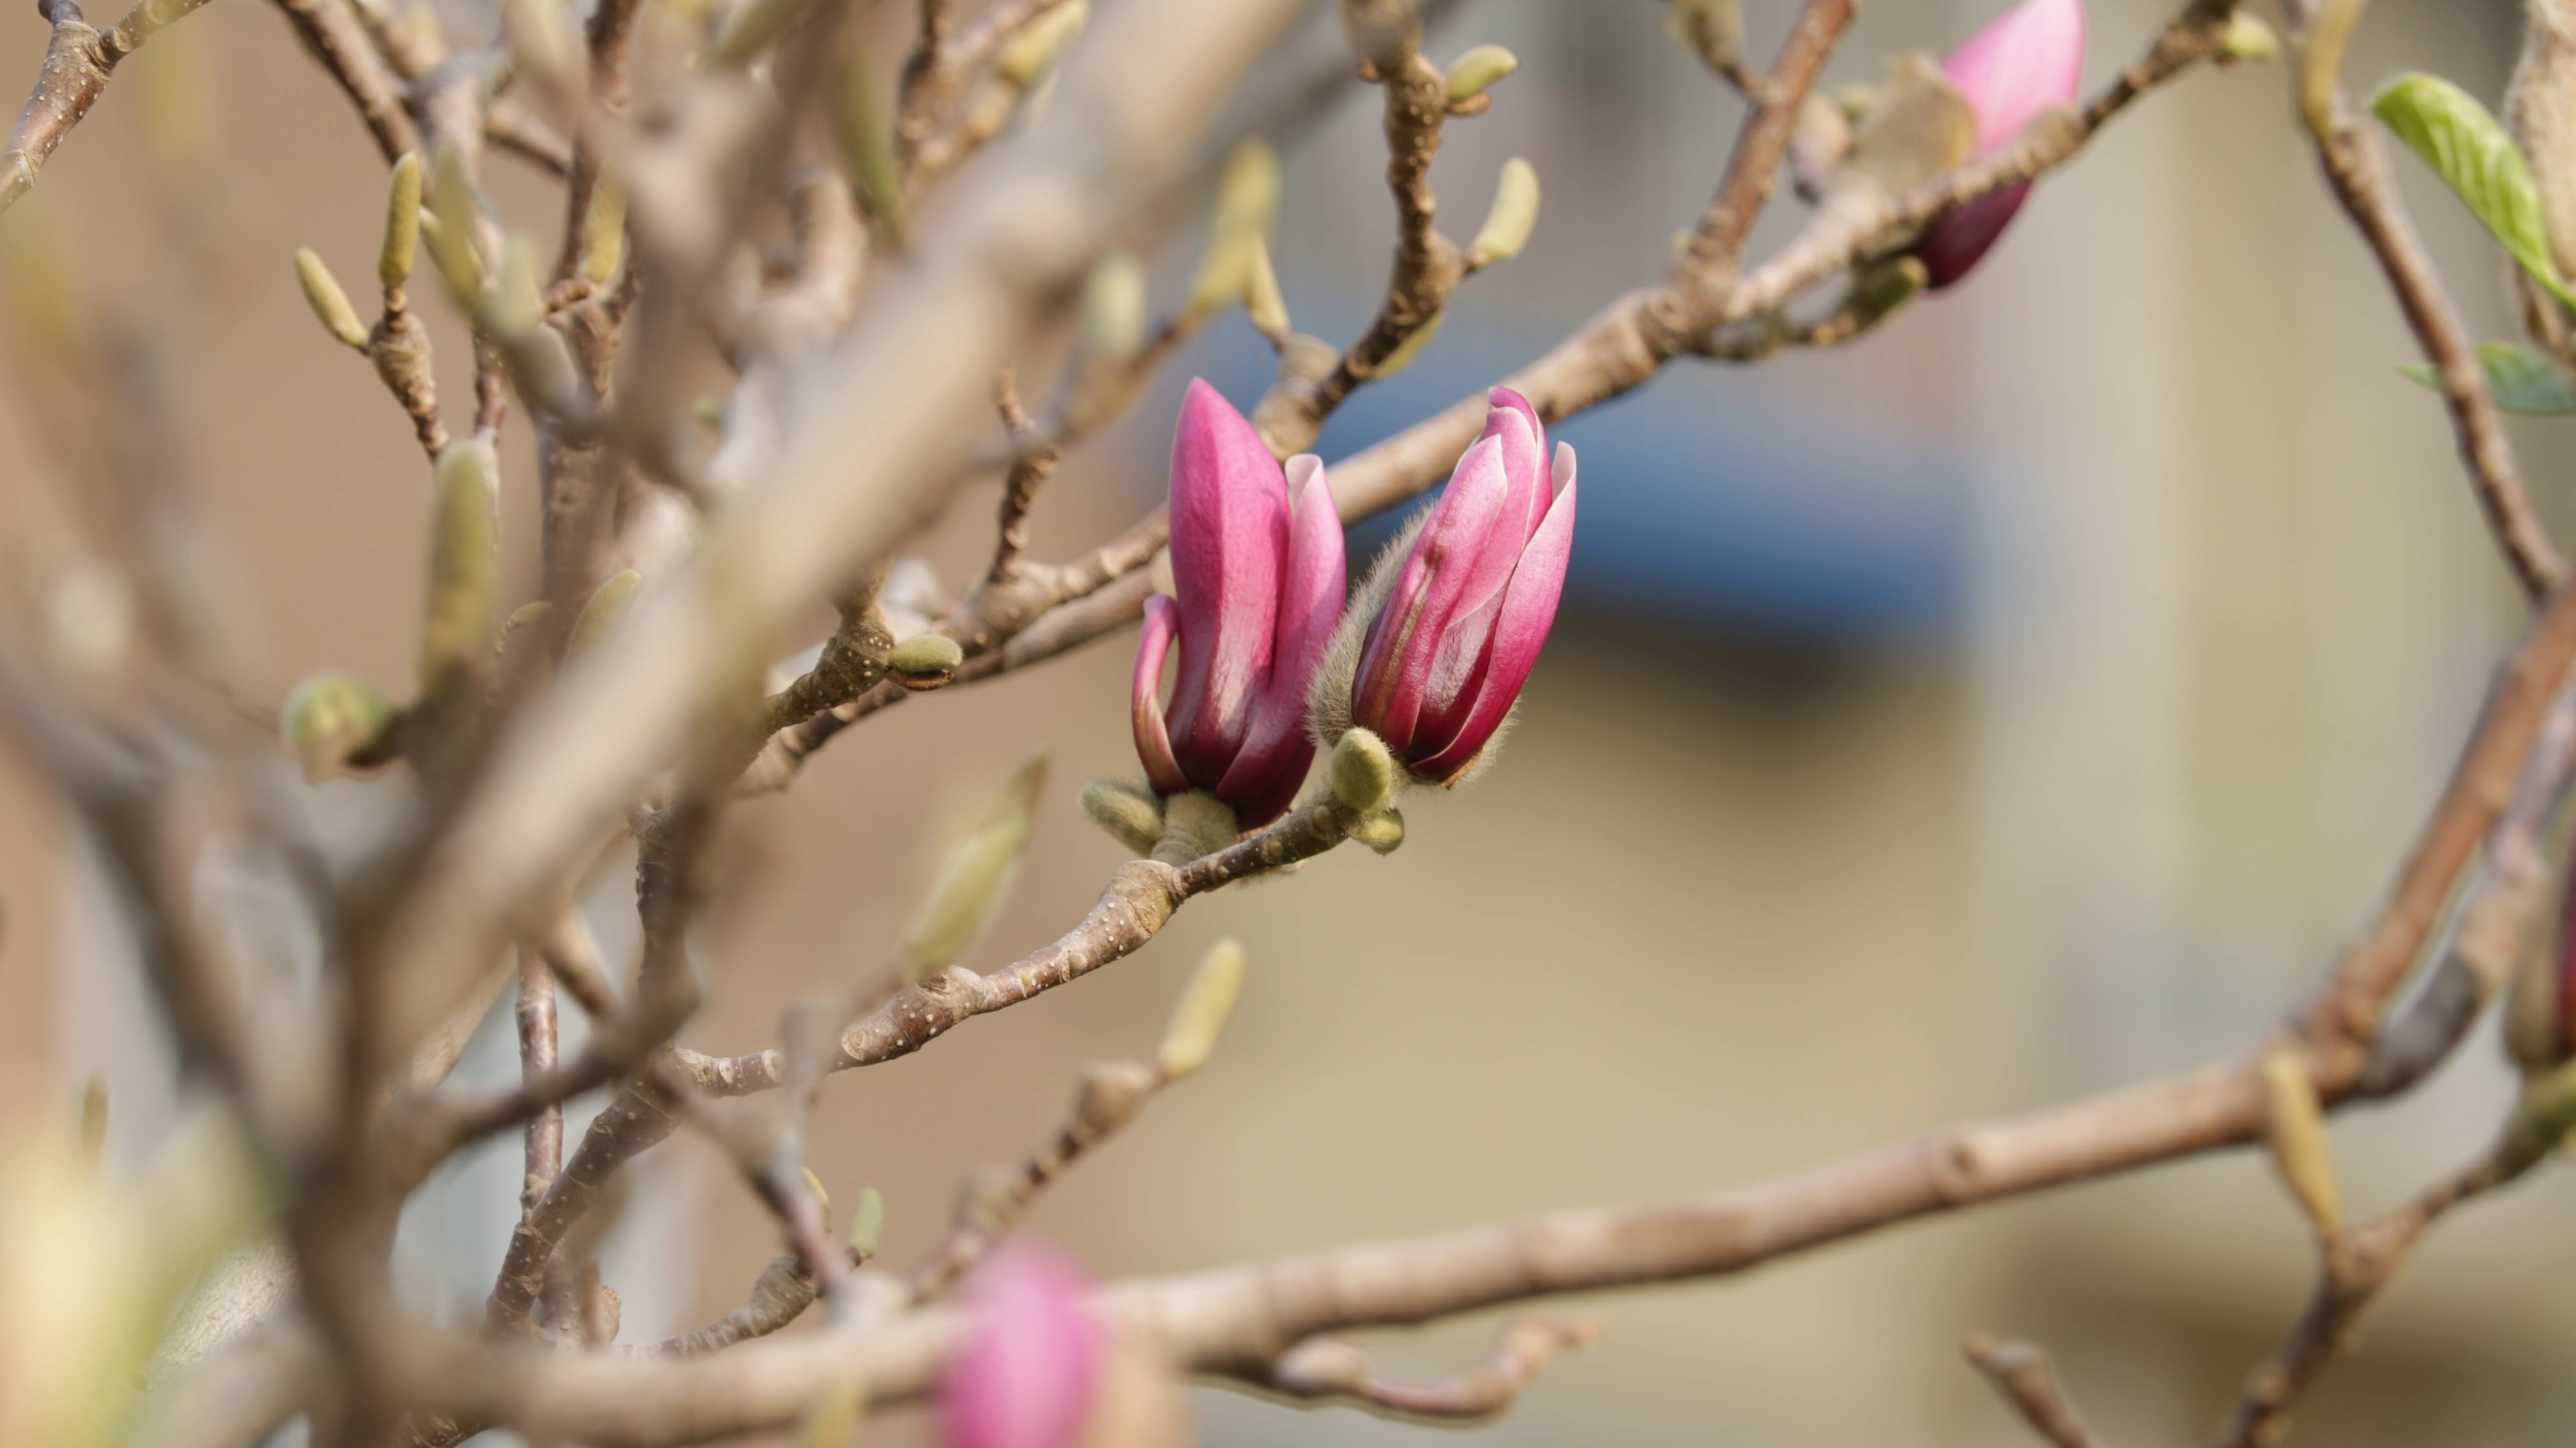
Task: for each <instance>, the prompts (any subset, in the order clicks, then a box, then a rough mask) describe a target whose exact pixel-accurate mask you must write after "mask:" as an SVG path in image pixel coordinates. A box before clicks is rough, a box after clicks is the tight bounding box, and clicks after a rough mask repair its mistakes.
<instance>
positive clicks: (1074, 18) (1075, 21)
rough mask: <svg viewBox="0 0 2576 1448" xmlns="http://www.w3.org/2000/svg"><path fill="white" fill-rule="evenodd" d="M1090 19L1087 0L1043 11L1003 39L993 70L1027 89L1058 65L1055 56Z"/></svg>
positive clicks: (1069, 0) (1060, 52) (1069, 2)
mask: <svg viewBox="0 0 2576 1448" xmlns="http://www.w3.org/2000/svg"><path fill="white" fill-rule="evenodd" d="M1090 18H1091V6H1090V4H1089V3H1088V0H1065V3H1063V4H1061V5H1057V6H1056V7H1054V8H1053V9H1050V10H1047V11H1044V12H1042V13H1041V14H1040V15H1039V16H1038V18H1036V19H1035V20H1032V21H1030V22H1029V23H1028V24H1026V25H1023V26H1021V27H1020V28H1019V29H1018V30H1017V31H1016V32H1014V33H1013V34H1012V36H1011V38H1010V39H1008V40H1006V41H1004V42H1002V51H1001V54H1000V55H999V56H997V57H995V59H994V69H996V70H998V71H1000V72H1001V73H1002V79H1004V80H1007V81H1009V82H1010V83H1011V84H1013V85H1015V86H1018V87H1020V88H1021V89H1022V90H1026V89H1027V88H1028V87H1029V86H1030V85H1031V84H1033V83H1034V82H1035V81H1036V80H1037V78H1038V77H1039V76H1042V75H1044V74H1046V73H1047V71H1048V70H1049V69H1051V68H1052V67H1053V66H1054V65H1055V62H1056V57H1058V56H1059V55H1062V54H1063V53H1064V48H1065V46H1067V45H1069V44H1071V43H1072V41H1073V38H1074V37H1075V36H1076V35H1079V34H1081V33H1082V26H1083V22H1084V21H1086V20H1088V19H1090Z"/></svg>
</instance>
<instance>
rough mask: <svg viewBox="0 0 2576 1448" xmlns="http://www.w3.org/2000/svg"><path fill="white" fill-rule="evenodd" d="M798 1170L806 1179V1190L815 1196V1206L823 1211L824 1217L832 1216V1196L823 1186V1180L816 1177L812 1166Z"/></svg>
mask: <svg viewBox="0 0 2576 1448" xmlns="http://www.w3.org/2000/svg"><path fill="white" fill-rule="evenodd" d="M797 1170H798V1171H799V1172H801V1173H803V1175H804V1177H805V1190H807V1191H809V1192H812V1193H813V1194H814V1202H815V1205H816V1206H818V1207H820V1208H821V1209H822V1211H823V1215H824V1216H827V1217H828V1216H830V1215H832V1194H831V1192H830V1191H829V1190H827V1189H825V1187H824V1186H823V1179H822V1178H821V1177H818V1176H816V1175H814V1169H813V1168H812V1167H810V1166H805V1167H798V1168H797Z"/></svg>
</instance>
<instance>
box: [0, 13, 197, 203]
mask: <svg viewBox="0 0 2576 1448" xmlns="http://www.w3.org/2000/svg"><path fill="white" fill-rule="evenodd" d="M204 3H205V0H140V3H138V4H137V5H135V7H134V8H133V9H131V10H128V11H126V12H125V18H124V19H122V20H119V21H117V22H116V24H115V26H114V27H112V28H111V29H109V30H108V31H106V32H105V33H104V34H102V33H100V32H99V31H98V30H97V29H95V28H93V27H92V26H91V25H90V24H89V22H88V21H87V20H86V19H84V18H83V17H82V15H81V8H80V4H79V0H42V3H40V4H39V5H38V6H37V7H36V8H37V13H38V14H40V15H42V16H44V18H45V21H46V23H47V24H49V25H51V26H53V36H52V38H51V39H50V40H48V41H47V42H46V45H45V59H44V63H43V65H41V66H40V67H38V69H37V71H36V84H35V88H34V89H33V90H32V91H31V92H30V93H29V94H28V96H27V104H26V105H25V107H23V108H22V109H21V110H20V111H19V112H18V120H17V123H16V124H15V125H13V126H11V127H10V128H9V139H8V140H7V141H6V142H5V143H0V212H5V211H7V210H8V209H9V207H10V206H11V205H12V204H14V203H15V202H16V201H17V199H18V198H19V197H21V196H24V195H26V194H27V192H28V190H29V189H30V188H32V187H33V186H34V185H35V184H36V173H37V172H38V171H41V170H43V169H44V165H45V161H46V158H48V157H50V156H52V155H53V154H54V148H55V147H57V146H60V145H61V144H62V143H63V138H64V137H65V136H68V135H70V134H71V130H72V127H74V126H77V125H79V124H80V122H81V117H83V116H86V115H88V114H89V108H90V107H91V106H92V105H95V104H96V103H97V102H98V98H99V94H100V93H101V92H103V91H105V90H106V89H107V80H108V77H109V76H110V75H111V74H113V73H114V72H115V70H116V67H117V63H118V62H120V61H122V60H124V59H125V57H127V56H129V55H132V54H133V53H134V52H135V51H136V50H138V49H140V48H141V47H142V45H143V43H144V42H145V41H147V40H149V39H151V38H152V37H153V35H155V34H156V33H158V32H159V31H160V30H162V29H163V28H164V27H166V26H168V25H170V24H172V23H173V22H176V21H178V20H180V19H181V18H183V17H185V16H187V15H188V14H190V13H191V12H193V11H195V10H196V8H197V7H198V6H200V5H203V4H204Z"/></svg>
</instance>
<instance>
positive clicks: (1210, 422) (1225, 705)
mask: <svg viewBox="0 0 2576 1448" xmlns="http://www.w3.org/2000/svg"><path fill="white" fill-rule="evenodd" d="M1171 488H1172V506H1171V519H1172V545H1171V546H1172V582H1173V593H1174V595H1175V598H1176V602H1177V605H1178V607H1179V610H1180V638H1181V668H1180V674H1179V677H1178V678H1177V679H1176V680H1175V681H1174V685H1173V689H1172V707H1171V715H1172V744H1173V750H1174V754H1175V756H1176V757H1177V758H1178V759H1179V761H1180V763H1181V765H1182V766H1183V768H1184V769H1185V770H1186V771H1187V772H1188V773H1189V774H1190V776H1191V777H1192V778H1194V779H1206V780H1214V779H1216V778H1217V777H1218V776H1220V775H1222V774H1223V773H1224V772H1225V767H1226V764H1227V762H1228V761H1230V760H1231V759H1232V758H1233V757H1234V752H1235V750H1236V749H1237V748H1239V747H1241V745H1242V743H1243V737H1244V735H1245V733H1246V732H1247V731H1248V730H1249V728H1250V726H1251V720H1250V714H1251V709H1252V702H1253V694H1254V691H1255V690H1257V689H1258V688H1259V687H1260V684H1261V681H1262V680H1263V679H1264V678H1265V677H1267V675H1268V672H1269V668H1270V642H1271V635H1272V628H1273V624H1274V623H1275V620H1276V614H1277V610H1278V606H1279V573H1280V568H1281V566H1282V564H1283V562H1284V554H1285V552H1286V549H1287V543H1288V490H1287V486H1286V484H1285V483H1284V482H1283V481H1282V480H1281V478H1280V474H1279V463H1278V460H1277V459H1275V458H1273V457H1272V456H1271V455H1270V449H1269V447H1268V445H1266V444H1264V443H1263V442H1262V441H1261V435H1260V434H1259V433H1257V432H1255V431H1253V428H1252V424H1251V423H1249V422H1246V421H1245V420H1244V417H1243V414H1242V413H1239V412H1237V411H1235V410H1234V406H1233V404H1231V403H1229V402H1227V401H1226V400H1225V398H1224V397H1222V396H1221V395H1219V394H1218V392H1217V390H1216V389H1215V388H1213V387H1210V386H1208V385H1207V383H1206V382H1204V381H1201V380H1198V379H1192V380H1191V382H1190V387H1189V393H1188V395H1187V396H1186V397H1185V398H1183V399H1182V402H1181V417H1180V424H1179V426H1178V427H1177V428H1176V429H1175V431H1174V433H1173V436H1172V481H1171Z"/></svg>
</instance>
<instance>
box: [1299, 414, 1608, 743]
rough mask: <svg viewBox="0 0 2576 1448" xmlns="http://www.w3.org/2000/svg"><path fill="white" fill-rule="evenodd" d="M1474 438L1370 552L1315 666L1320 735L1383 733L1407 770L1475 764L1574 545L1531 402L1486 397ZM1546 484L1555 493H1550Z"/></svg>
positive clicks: (1570, 489)
mask: <svg viewBox="0 0 2576 1448" xmlns="http://www.w3.org/2000/svg"><path fill="white" fill-rule="evenodd" d="M1488 401H1489V402H1490V404H1491V408H1490V410H1489V411H1488V412H1487V413H1486V415H1485V432H1484V436H1483V437H1481V438H1479V439H1478V440H1477V442H1476V445H1475V446H1473V447H1471V448H1469V449H1468V450H1467V455H1466V456H1465V457H1463V458H1460V459H1459V460H1458V467H1457V470H1456V471H1455V472H1453V473H1452V474H1450V478H1449V486H1448V488H1447V490H1446V491H1444V492H1443V493H1442V494H1441V495H1440V498H1439V501H1437V502H1435V503H1433V504H1432V505H1431V506H1430V507H1428V508H1426V509H1423V510H1422V511H1421V512H1420V513H1419V514H1417V515H1416V516H1415V518H1414V521H1413V522H1412V524H1411V525H1410V526H1409V527H1407V528H1406V530H1405V531H1404V532H1403V533H1402V534H1400V535H1398V537H1397V539H1396V541H1395V543H1394V544H1393V545H1392V546H1390V547H1389V548H1388V549H1387V551H1386V553H1385V554H1384V555H1383V556H1381V557H1380V558H1379V559H1378V562H1377V566H1376V567H1375V568H1373V569H1372V570H1371V571H1370V574H1369V578H1368V581H1367V582H1366V583H1364V584H1362V585H1361V586H1360V590H1359V593H1358V594H1357V596H1356V597H1354V599H1353V600H1352V604H1351V608H1350V611H1349V612H1348V613H1346V614H1345V615H1344V616H1343V618H1342V623H1341V627H1340V628H1339V629H1338V630H1336V631H1335V633H1334V636H1333V643H1332V648H1331V650H1330V652H1329V653H1328V654H1327V655H1326V657H1325V660H1324V664H1323V666H1322V667H1321V668H1319V669H1318V670H1317V671H1316V675H1315V688H1314V699H1313V706H1312V707H1313V712H1314V718H1315V724H1316V728H1317V729H1318V731H1319V732H1320V733H1321V734H1322V736H1323V737H1324V738H1325V739H1328V740H1331V741H1333V743H1334V745H1335V747H1336V748H1337V749H1338V748H1339V746H1340V742H1341V740H1342V738H1343V737H1344V736H1345V735H1347V734H1349V733H1350V732H1351V731H1353V730H1354V729H1366V730H1368V731H1370V732H1371V733H1373V734H1375V735H1376V736H1377V737H1378V739H1380V740H1381V741H1383V742H1384V744H1385V746H1386V748H1387V749H1388V750H1389V751H1391V752H1392V753H1393V754H1394V756H1395V758H1396V759H1397V760H1399V761H1400V762H1402V764H1403V765H1404V767H1405V769H1406V770H1407V771H1408V772H1410V773H1411V774H1412V776H1413V777H1414V778H1415V779H1418V780H1421V781H1423V782H1425V783H1429V784H1457V783H1459V782H1461V781H1462V780H1464V779H1466V778H1467V777H1468V776H1469V775H1470V773H1471V772H1472V771H1473V770H1474V769H1475V768H1476V767H1477V766H1478V764H1479V762H1480V761H1483V760H1485V759H1486V758H1487V757H1488V755H1489V753H1490V746H1491V745H1492V743H1493V741H1494V739H1495V737H1496V736H1497V735H1498V734H1499V733H1500V732H1501V731H1502V729H1503V727H1504V723H1505V721H1506V720H1507V719H1508V718H1509V717H1510V715H1511V711H1512V706H1513V705H1514V703H1516V702H1517V701H1518V700H1519V698H1520V691H1521V685H1522V683H1523V682H1525V681H1526V680H1527V679H1528V678H1529V671H1530V668H1531V666H1532V665H1533V664H1535V663H1537V661H1538V653H1539V649H1540V647H1541V646H1542V645H1544V644H1545V643H1546V642H1547V635H1548V630H1549V628H1550V626H1551V625H1553V624H1554V622H1555V620H1556V605H1557V600H1558V598H1559V597H1560V595H1561V594H1562V593H1563V592H1564V588H1565V568H1566V562H1567V559H1568V557H1569V555H1570V553H1571V551H1572V548H1573V544H1574V508H1575V485H1574V449H1572V448H1570V447H1567V446H1565V445H1564V444H1562V443H1559V444H1558V445H1557V449H1556V459H1555V464H1554V468H1553V471H1552V472H1551V470H1550V467H1549V465H1548V461H1547V456H1548V455H1547V432H1546V429H1545V428H1544V427H1543V426H1541V424H1540V422H1539V418H1538V410H1537V409H1536V408H1534V407H1532V406H1530V403H1529V400H1528V399H1527V398H1524V397H1522V396H1521V395H1520V394H1519V393H1517V392H1514V391H1512V390H1511V389H1510V388H1508V387H1497V388H1495V389H1494V390H1493V392H1492V393H1491V394H1490V396H1489V398H1488ZM1551 484H1552V485H1553V493H1552V494H1551Z"/></svg>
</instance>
